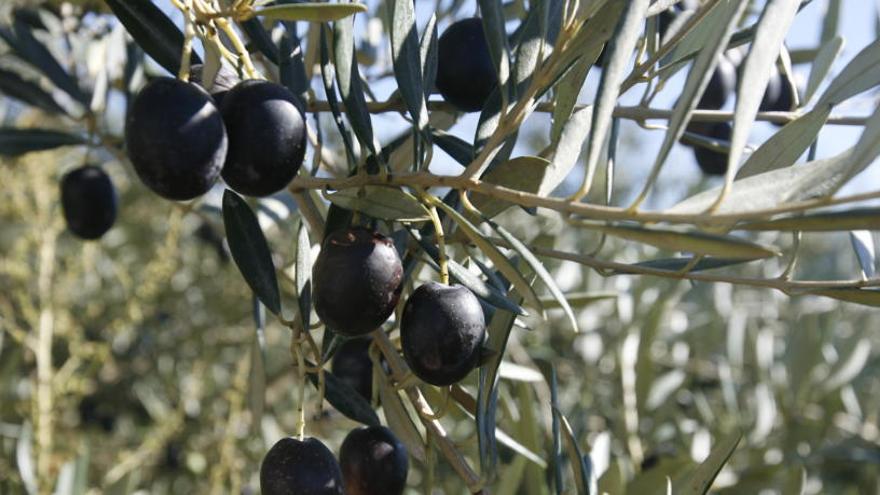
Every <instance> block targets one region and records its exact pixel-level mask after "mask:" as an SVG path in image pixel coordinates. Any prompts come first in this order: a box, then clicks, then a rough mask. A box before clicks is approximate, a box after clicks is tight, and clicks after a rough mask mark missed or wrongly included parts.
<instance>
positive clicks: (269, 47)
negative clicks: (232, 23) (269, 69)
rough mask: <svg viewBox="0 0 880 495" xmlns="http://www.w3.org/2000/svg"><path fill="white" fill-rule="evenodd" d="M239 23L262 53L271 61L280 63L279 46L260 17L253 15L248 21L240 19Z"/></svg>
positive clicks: (276, 63)
mask: <svg viewBox="0 0 880 495" xmlns="http://www.w3.org/2000/svg"><path fill="white" fill-rule="evenodd" d="M238 24H239V25H240V26H241V29H242V31H244V32H245V33H246V34H247V35H248V38H250V42H251V44H253V46H255V47H256V48H257V49H258V50H259V51H260V53H262V54H263V55H265V56H266V58H268V59H269V61H270V62H272V63H273V64H275V65H278V64H279V62H280V60H281V57H280V54H279V51H278V46H277V45H276V44H275V42H274V41H272V35H271V34H269V32H268V31H266V28H265V27H263V23H262V22H260V20H259V19H257V18H255V17H252V18H250V19H248V20H246V21H240V22H239V23H238Z"/></svg>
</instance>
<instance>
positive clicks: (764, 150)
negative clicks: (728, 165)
mask: <svg viewBox="0 0 880 495" xmlns="http://www.w3.org/2000/svg"><path fill="white" fill-rule="evenodd" d="M829 115H831V107H830V106H822V107H816V108H814V109H813V110H812V111H810V112H808V113H806V114H804V115H801V116H800V117H798V118H797V119H796V120H794V121H792V122H789V123H788V124H786V125H785V127H783V128H782V129H781V130H780V131H779V132H777V133H776V134H774V135H773V136H772V137H771V138H770V139H768V140H767V141H765V142H764V144H762V145H761V147H760V148H758V149H757V150H755V152H754V153H752V154H751V156H749V158H748V159H747V160H746V162H745V163H744V164H743V166H742V167H740V169H739V170H738V171H737V174H736V178H737V179H743V178H745V177H750V176H752V175H757V174H760V173H764V172H769V171H770V170H776V169H779V168H783V167H788V166H789V165H792V164H793V163H794V162H795V161H796V160H797V159H798V157H800V156H801V155H803V154H804V152H805V151H806V150H807V148H809V147H810V145H811V144H813V142H814V141H815V140H816V137H817V136H818V135H819V132H820V131H821V130H822V128H823V126H824V125H825V122H826V121H827V120H828V116H829Z"/></svg>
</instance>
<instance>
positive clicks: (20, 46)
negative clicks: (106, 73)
mask: <svg viewBox="0 0 880 495" xmlns="http://www.w3.org/2000/svg"><path fill="white" fill-rule="evenodd" d="M13 29H14V31H15V44H14V48H15V51H16V54H17V55H18V56H19V58H21V60H22V61H23V62H25V63H27V64H30V65H31V66H32V67H34V68H36V69H37V70H39V71H40V72H42V73H43V74H44V75H45V76H46V77H47V78H48V79H49V80H50V81H52V84H54V85H55V86H56V87H57V88H58V89H60V90H62V91H64V92H65V93H67V94H68V95H69V96H70V97H71V98H73V99H74V100H76V101H78V102H80V103H82V104H83V105H88V104H89V97H88V96H87V95H86V94H85V93H83V91H82V89H80V87H79V84H78V83H77V81H76V79H75V78H74V77H72V76H71V75H70V74H68V73H67V71H66V70H64V68H63V67H62V66H61V64H59V63H58V60H57V59H56V58H55V56H54V55H52V52H50V51H49V49H48V48H46V46H45V45H43V43H41V42H40V41H39V40H37V38H35V37H34V34H33V33H32V32H31V28H30V26H28V25H27V24H25V23H24V22H22V21H21V20H20V19H18V18H16V20H15V21H14V23H13ZM7 41H9V40H8V39H7Z"/></svg>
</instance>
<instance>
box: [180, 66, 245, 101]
mask: <svg viewBox="0 0 880 495" xmlns="http://www.w3.org/2000/svg"><path fill="white" fill-rule="evenodd" d="M203 69H204V66H203V65H202V64H196V65H193V66H192V67H191V68H190V71H189V80H190V82H193V83H195V84H198V85H199V86H201V87H203V88H205V90H206V91H208V92H209V93H211V97H212V98H214V102H215V103H216V104H217V108H221V105H222V104H223V98H224V97H225V96H226V93H228V92H229V90H231V89H232V88H234V87H235V86H236V85H237V84H238V83H240V82H241V78H240V77H238V74H237V73H236V72H235V71H234V70H232V69H230V68H229V67H228V66H226V65H221V66H220V70H219V71H217V76H216V77H214V83H213V84H211V85H209V84H206V83H205V82H204V81H203V80H202V71H203ZM208 86H211V87H210V88H209V87H208Z"/></svg>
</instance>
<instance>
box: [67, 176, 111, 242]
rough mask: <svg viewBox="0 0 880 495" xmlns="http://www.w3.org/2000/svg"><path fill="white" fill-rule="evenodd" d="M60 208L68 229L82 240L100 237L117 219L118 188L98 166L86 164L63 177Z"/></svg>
mask: <svg viewBox="0 0 880 495" xmlns="http://www.w3.org/2000/svg"><path fill="white" fill-rule="evenodd" d="M61 208H62V210H64V220H66V221H67V228H68V229H69V230H70V231H71V232H72V233H73V234H74V235H76V236H77V237H80V238H82V239H98V238H99V237H101V236H102V235H104V233H105V232H107V231H108V230H110V227H112V226H113V222H115V221H116V190H115V189H114V188H113V183H112V182H111V181H110V177H108V176H107V174H106V173H104V171H103V170H101V169H100V168H98V167H95V166H93V165H86V166H83V167H79V168H77V169H74V170H71V171H70V172H68V173H67V174H65V175H64V177H63V178H62V179H61Z"/></svg>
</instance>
